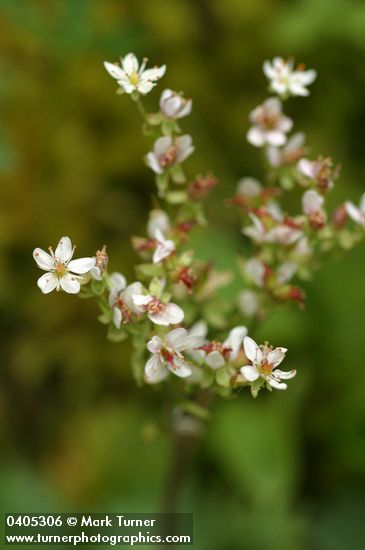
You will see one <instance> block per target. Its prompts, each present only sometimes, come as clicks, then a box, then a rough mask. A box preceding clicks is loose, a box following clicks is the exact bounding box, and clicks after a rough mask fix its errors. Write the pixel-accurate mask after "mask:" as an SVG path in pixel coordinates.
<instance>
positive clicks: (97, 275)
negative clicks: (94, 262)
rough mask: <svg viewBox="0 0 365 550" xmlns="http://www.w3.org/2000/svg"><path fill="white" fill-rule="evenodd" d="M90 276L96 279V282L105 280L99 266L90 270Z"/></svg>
mask: <svg viewBox="0 0 365 550" xmlns="http://www.w3.org/2000/svg"><path fill="white" fill-rule="evenodd" d="M90 275H91V277H92V278H93V279H95V281H101V280H102V278H103V276H102V273H101V269H100V267H98V266H94V267H93V268H92V269H91V270H90Z"/></svg>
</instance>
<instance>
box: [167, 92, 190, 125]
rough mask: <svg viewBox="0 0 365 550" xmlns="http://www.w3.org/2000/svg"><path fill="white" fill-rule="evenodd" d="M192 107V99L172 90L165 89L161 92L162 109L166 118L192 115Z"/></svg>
mask: <svg viewBox="0 0 365 550" xmlns="http://www.w3.org/2000/svg"><path fill="white" fill-rule="evenodd" d="M191 107H192V100H191V99H185V98H184V97H183V96H182V95H180V94H177V93H176V92H173V91H172V90H164V91H163V92H162V94H161V98H160V110H161V113H162V114H163V115H164V116H165V117H166V118H170V119H172V120H174V119H176V118H182V117H184V116H187V115H190V113H191Z"/></svg>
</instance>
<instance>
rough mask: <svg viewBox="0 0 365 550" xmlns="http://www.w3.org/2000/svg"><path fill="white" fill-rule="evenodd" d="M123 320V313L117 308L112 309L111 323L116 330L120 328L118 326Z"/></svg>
mask: <svg viewBox="0 0 365 550" xmlns="http://www.w3.org/2000/svg"><path fill="white" fill-rule="evenodd" d="M122 319H123V313H122V312H121V310H120V309H119V307H113V323H114V326H115V327H116V328H118V329H119V328H120V325H121V323H122Z"/></svg>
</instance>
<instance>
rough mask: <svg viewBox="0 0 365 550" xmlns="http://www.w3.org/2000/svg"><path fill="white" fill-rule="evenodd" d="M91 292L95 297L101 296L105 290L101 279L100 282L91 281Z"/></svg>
mask: <svg viewBox="0 0 365 550" xmlns="http://www.w3.org/2000/svg"><path fill="white" fill-rule="evenodd" d="M91 290H92V291H93V293H94V294H96V295H100V294H102V293H103V292H104V290H105V281H104V280H103V279H102V280H101V281H97V280H96V279H92V281H91Z"/></svg>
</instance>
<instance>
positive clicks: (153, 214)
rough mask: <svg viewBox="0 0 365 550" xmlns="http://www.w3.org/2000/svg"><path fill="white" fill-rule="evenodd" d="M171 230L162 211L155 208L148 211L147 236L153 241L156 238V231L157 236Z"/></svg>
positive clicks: (167, 218) (168, 220)
mask: <svg viewBox="0 0 365 550" xmlns="http://www.w3.org/2000/svg"><path fill="white" fill-rule="evenodd" d="M170 229H171V222H170V219H169V217H168V215H167V214H166V212H164V211H163V210H159V209H157V208H155V209H153V210H151V211H150V214H149V220H148V224H147V233H148V236H149V237H151V238H152V239H154V238H155V237H156V230H159V231H160V233H159V234H161V233H162V234H164V233H165V232H166V231H169V230H170Z"/></svg>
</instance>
